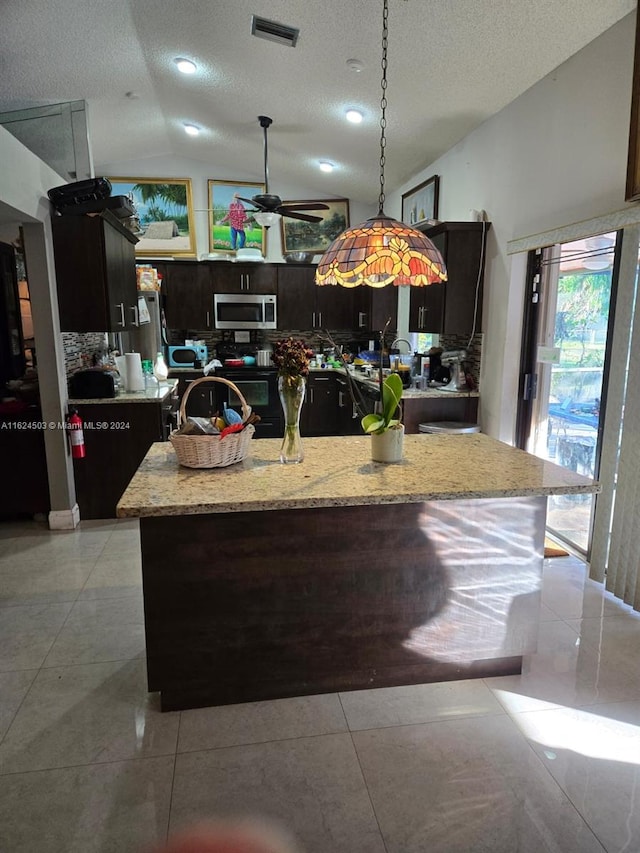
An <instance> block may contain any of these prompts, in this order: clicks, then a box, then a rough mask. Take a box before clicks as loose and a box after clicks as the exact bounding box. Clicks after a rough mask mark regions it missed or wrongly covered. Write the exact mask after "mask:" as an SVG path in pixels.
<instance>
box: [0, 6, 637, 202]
mask: <svg viewBox="0 0 640 853" xmlns="http://www.w3.org/2000/svg"><path fill="white" fill-rule="evenodd" d="M635 5H636V4H635V2H633V0H536V2H535V3H532V2H530V0H389V7H390V8H389V40H388V43H389V69H388V78H389V80H388V89H387V93H388V101H389V104H388V111H387V118H388V127H387V138H388V146H387V162H386V178H387V186H388V187H390V188H393V187H397V186H398V185H400V184H401V183H403V182H404V181H406V180H408V179H409V178H410V177H411V176H412V175H414V174H415V173H416V172H418V171H419V170H421V169H422V168H424V167H426V166H427V165H428V164H429V163H431V162H433V161H434V160H435V159H436V158H437V157H438V156H439V155H440V154H442V153H443V152H444V151H446V150H448V149H449V148H450V147H451V146H452V145H454V144H455V143H456V142H458V141H459V140H460V139H462V138H463V137H464V136H466V135H467V134H468V133H469V132H470V131H472V130H473V129H474V128H475V127H477V126H478V125H479V124H481V123H482V122H483V121H485V120H486V119H487V118H489V117H490V116H492V115H494V114H495V113H496V112H498V111H499V110H500V109H502V108H503V107H504V106H506V105H507V104H508V103H510V102H511V101H512V100H514V99H515V98H517V97H518V96H519V95H520V94H521V93H522V92H524V91H525V90H526V89H528V88H529V87H531V86H532V85H533V84H534V83H536V82H537V81H538V80H540V79H542V78H543V77H544V76H545V75H547V74H549V73H550V72H551V71H552V70H553V69H554V68H556V67H557V66H558V65H560V64H561V63H562V62H563V61H565V60H566V59H568V58H569V57H570V56H572V55H573V54H574V53H576V52H577V51H578V50H580V49H581V48H582V47H583V46H584V45H586V44H587V43H589V42H590V41H592V40H593V39H595V38H596V37H597V36H599V35H600V34H601V33H602V32H604V31H605V30H606V29H608V28H609V27H611V26H612V25H613V24H615V23H616V22H617V21H618V20H620V19H621V18H622V17H624V16H625V15H626V14H628V13H629V12H631V11H632V10H633V9H634V7H635ZM1 10H2V11H1V24H0V57H1V60H0V61H1V66H0V67H1V69H2V72H1V79H2V86H1V88H0V111H8V110H15V109H22V108H25V107H29V106H41V105H43V104H52V103H59V102H63V101H71V100H77V99H84V100H86V101H87V102H88V104H89V118H90V135H91V145H92V150H93V157H94V163H95V166H96V171H97V172H98V173H99V172H100V165H101V164H106V163H114V162H118V161H122V160H141V159H144V158H147V157H153V156H161V155H162V156H176V157H187V158H192V159H195V160H198V161H202V162H208V163H211V174H210V177H211V178H219V179H224V178H233V179H237V180H248V181H255V180H261V177H262V166H263V163H262V131H261V129H260V127H259V125H258V121H257V116H258V115H259V114H266V115H269V116H271V117H272V118H273V120H274V123H273V126H272V127H271V129H270V131H269V168H270V179H271V184H272V189H274V190H275V191H276V192H277V183H278V179H279V177H280V179H281V180H282V179H284V176H286V182H287V184H292V185H301V186H304V187H307V188H309V189H312V190H314V191H316V192H317V193H318V194H319V195H320V196H324V195H335V196H347V197H350V198H353V199H357V200H359V201H362V202H366V203H371V202H373V201H374V200H375V199H376V198H377V194H378V175H379V101H380V75H381V69H380V57H381V33H382V0H324V2H310V0H213V2H211V0H209V2H204V0H178V1H177V2H176V0H172V2H167V0H107V2H105V0H48V2H42V0H4V2H3V3H2V5H1ZM253 15H259V16H262V17H264V18H267V19H269V20H272V21H276V22H278V23H280V24H285V25H288V26H291V27H294V28H297V29H299V31H300V34H299V38H298V42H297V45H296V46H295V47H293V48H292V47H289V46H285V45H283V44H280V43H277V42H274V41H270V40H263V39H259V38H256V37H255V36H254V35H252V34H251V20H252V16H253ZM176 57H188V58H189V59H191V60H193V62H195V63H196V66H197V70H196V73H195V74H192V75H189V76H186V75H182V74H180V73H179V72H178V70H177V68H176V66H175V63H174V60H175V58H176ZM349 60H358V62H359V64H360V69H361V70H359V71H355V70H352V67H351V65H353V63H351V65H350V64H349V63H348V61H349ZM350 107H352V108H356V109H358V110H360V111H361V112H362V113H363V121H362V123H361V124H359V125H352V124H349V123H348V122H347V121H345V118H344V114H345V111H346V109H347V108H350ZM185 123H191V124H194V125H196V126H198V127H199V128H200V130H201V132H200V134H199V135H198V136H195V137H193V136H188V135H187V134H186V133H185V132H184V124H185ZM320 160H327V161H329V162H331V163H333V164H334V166H335V168H334V170H333V172H331V173H329V174H325V173H323V172H321V171H320V170H319V168H318V162H319V161H320Z"/></svg>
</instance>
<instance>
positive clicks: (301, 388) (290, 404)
mask: <svg viewBox="0 0 640 853" xmlns="http://www.w3.org/2000/svg"><path fill="white" fill-rule="evenodd" d="M306 385H307V382H306V380H305V378H304V376H289V375H287V374H283V375H282V376H279V377H278V392H279V394H280V402H281V403H282V411H283V412H284V438H283V439H282V447H281V448H280V461H281V462H282V463H283V464H285V465H289V464H295V463H296V462H302V460H303V459H304V451H303V449H302V439H301V438H300V412H301V410H302V404H303V402H304V394H305V389H306Z"/></svg>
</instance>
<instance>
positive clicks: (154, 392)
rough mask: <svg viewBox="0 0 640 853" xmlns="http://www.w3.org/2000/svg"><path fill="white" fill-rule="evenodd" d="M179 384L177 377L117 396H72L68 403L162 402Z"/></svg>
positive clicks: (76, 404) (84, 404) (122, 392)
mask: <svg viewBox="0 0 640 853" xmlns="http://www.w3.org/2000/svg"><path fill="white" fill-rule="evenodd" d="M177 385H178V380H177V379H169V381H168V382H163V383H162V385H160V386H159V387H156V388H150V389H148V390H147V391H120V392H119V393H118V394H117V395H116V396H115V397H92V398H91V399H88V400H78V399H76V398H75V397H74V398H70V399H69V401H68V403H69V405H70V406H87V405H94V404H95V403H99V404H107V403H115V404H118V403H162V402H163V401H164V400H166V399H167V397H168V396H169V395H170V394H172V393H173V392H174V391H175V389H176V387H177Z"/></svg>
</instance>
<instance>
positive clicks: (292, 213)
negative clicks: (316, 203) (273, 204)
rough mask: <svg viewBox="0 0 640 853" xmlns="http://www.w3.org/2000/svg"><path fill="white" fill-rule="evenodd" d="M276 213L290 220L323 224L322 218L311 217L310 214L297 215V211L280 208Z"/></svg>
mask: <svg viewBox="0 0 640 853" xmlns="http://www.w3.org/2000/svg"><path fill="white" fill-rule="evenodd" d="M276 213H280V214H281V215H282V216H286V217H287V218H288V219H302V221H303V222H322V217H321V216H309V214H308V213H296V211H295V210H288V209H287V208H286V207H279V208H278V209H277V210H276Z"/></svg>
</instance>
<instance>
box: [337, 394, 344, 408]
mask: <svg viewBox="0 0 640 853" xmlns="http://www.w3.org/2000/svg"><path fill="white" fill-rule="evenodd" d="M338 408H339V409H344V391H338Z"/></svg>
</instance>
